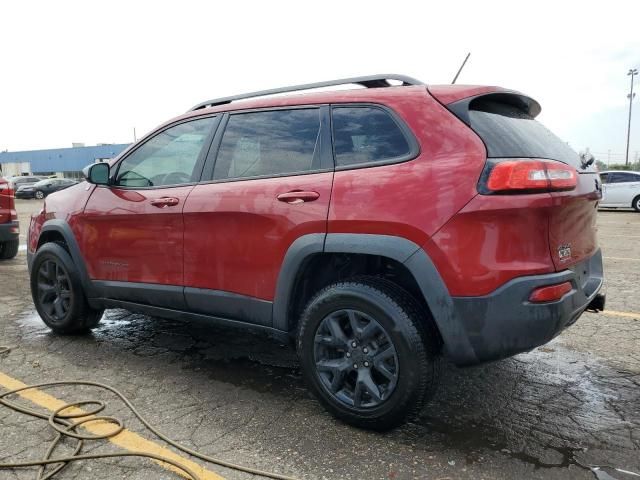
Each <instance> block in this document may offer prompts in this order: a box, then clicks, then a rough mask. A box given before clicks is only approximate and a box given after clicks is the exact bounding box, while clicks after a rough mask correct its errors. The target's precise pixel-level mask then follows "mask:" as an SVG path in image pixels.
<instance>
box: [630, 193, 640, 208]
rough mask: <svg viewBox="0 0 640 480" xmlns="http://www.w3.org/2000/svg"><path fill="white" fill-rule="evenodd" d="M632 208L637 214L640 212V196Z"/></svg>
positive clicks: (634, 200) (634, 201) (632, 204)
mask: <svg viewBox="0 0 640 480" xmlns="http://www.w3.org/2000/svg"><path fill="white" fill-rule="evenodd" d="M631 206H632V207H633V208H634V209H635V211H636V212H640V195H638V196H637V197H636V198H634V199H633V202H632V203H631Z"/></svg>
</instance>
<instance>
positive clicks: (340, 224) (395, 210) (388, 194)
mask: <svg viewBox="0 0 640 480" xmlns="http://www.w3.org/2000/svg"><path fill="white" fill-rule="evenodd" d="M407 99H409V100H410V101H407ZM386 105H387V106H389V107H391V108H392V109H393V110H394V111H395V112H397V113H398V114H399V115H400V116H401V117H402V118H403V119H404V120H405V122H406V123H407V125H408V126H409V128H410V129H411V130H412V131H413V133H414V135H415V136H416V138H417V139H418V142H419V144H420V149H421V150H420V154H419V156H418V158H416V159H414V160H412V161H409V162H405V163H400V164H394V165H386V166H379V167H370V168H365V169H356V170H345V171H337V172H336V174H335V179H334V186H333V197H332V201H331V207H330V209H329V233H377V234H383V235H395V236H399V237H404V238H407V239H409V240H411V241H412V242H414V243H416V244H417V245H422V244H423V243H425V242H426V241H427V240H428V239H429V238H430V237H431V236H432V235H433V234H434V233H435V232H436V231H437V230H438V229H439V228H440V227H442V225H443V224H444V223H445V222H447V221H448V220H449V219H450V218H451V217H452V216H453V215H454V214H455V213H456V212H457V211H458V210H460V209H461V208H462V207H464V205H465V204H466V203H467V202H469V200H470V199H471V198H472V197H474V196H475V195H477V190H476V185H477V183H478V178H479V176H480V173H481V172H482V169H483V167H484V164H485V160H486V150H485V147H484V144H483V143H482V141H481V140H480V138H479V137H478V136H477V135H476V134H475V133H473V132H472V131H471V130H470V129H468V128H466V127H464V128H461V126H462V122H460V121H459V120H458V119H457V118H455V117H454V116H453V115H451V114H450V113H449V112H448V111H447V110H446V109H445V108H444V107H442V105H440V104H439V103H438V102H437V101H435V100H434V99H433V98H432V97H431V96H430V95H428V93H427V92H426V91H423V92H416V93H414V94H413V95H412V96H408V95H405V96H403V100H402V101H394V99H391V100H389V101H388V102H387V103H386Z"/></svg>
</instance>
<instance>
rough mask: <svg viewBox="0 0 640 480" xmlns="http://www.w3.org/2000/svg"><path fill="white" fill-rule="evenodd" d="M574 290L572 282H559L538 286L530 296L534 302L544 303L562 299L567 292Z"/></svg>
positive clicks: (530, 299)
mask: <svg viewBox="0 0 640 480" xmlns="http://www.w3.org/2000/svg"><path fill="white" fill-rule="evenodd" d="M571 290H573V287H572V286H571V282H564V283H559V284H557V285H549V286H548V287H540V288H536V289H535V290H534V291H533V292H531V295H530V296H529V301H530V302H532V303H544V302H553V301H555V300H560V299H561V298H562V297H564V296H565V295H566V294H567V293H569V292H570V291H571Z"/></svg>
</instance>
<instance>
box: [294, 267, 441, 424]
mask: <svg viewBox="0 0 640 480" xmlns="http://www.w3.org/2000/svg"><path fill="white" fill-rule="evenodd" d="M354 319H355V320H354ZM354 322H355V323H354ZM432 322H433V320H432V319H431V317H430V315H429V313H428V312H426V311H425V309H424V308H421V306H420V304H419V303H418V302H417V301H416V300H415V299H414V298H413V297H412V296H411V295H410V294H409V293H407V292H406V291H405V290H403V289H402V288H400V287H398V286H397V285H396V284H394V283H392V282H389V281H387V280H384V279H380V278H376V277H358V278H354V279H352V280H348V281H344V282H339V283H335V284H332V285H329V286H327V287H326V288H324V289H322V290H321V291H320V292H318V293H317V294H316V295H315V296H314V297H313V298H312V299H311V301H310V302H309V303H308V304H307V306H306V308H305V310H304V312H303V314H302V318H301V320H300V325H299V329H298V337H297V342H296V344H297V351H298V356H299V358H300V365H301V368H302V374H303V377H304V379H305V381H306V382H307V384H308V385H309V386H310V388H311V390H312V391H313V392H314V394H315V395H316V396H317V397H318V399H319V400H320V402H321V403H322V404H323V406H324V407H325V408H326V409H327V410H328V411H329V412H331V413H332V414H333V415H334V416H336V417H337V418H339V419H341V420H343V421H344V422H346V423H349V424H351V425H354V426H356V427H360V428H369V429H373V430H382V431H383V430H388V429H390V428H393V427H396V426H398V425H400V424H401V423H403V422H404V421H405V420H406V419H408V418H410V417H412V416H413V415H415V414H417V413H418V412H419V411H420V409H421V408H422V405H423V403H424V401H425V400H426V399H427V398H428V397H430V396H431V395H432V394H433V393H434V391H435V389H436V387H437V384H438V377H439V372H440V360H441V356H440V340H439V336H438V334H437V330H436V329H435V326H434V324H433V323H432ZM354 324H355V327H354V326H353V325H354ZM352 342H355V343H352ZM356 366H357V368H356ZM372 381H373V383H372ZM372 387H373V388H372Z"/></svg>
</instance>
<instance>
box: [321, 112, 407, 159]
mask: <svg viewBox="0 0 640 480" xmlns="http://www.w3.org/2000/svg"><path fill="white" fill-rule="evenodd" d="M332 115H333V141H334V152H335V157H336V165H337V166H338V167H341V166H349V165H357V164H361V163H369V162H380V161H385V160H393V159H397V158H401V157H405V156H407V155H408V154H409V153H411V147H410V145H409V142H408V141H407V138H406V137H405V136H404V134H403V133H402V130H400V127H399V126H398V124H397V123H396V122H395V121H394V119H393V118H392V117H391V116H390V115H389V114H388V113H387V112H386V111H384V110H383V109H381V108H376V107H334V108H333V110H332Z"/></svg>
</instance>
